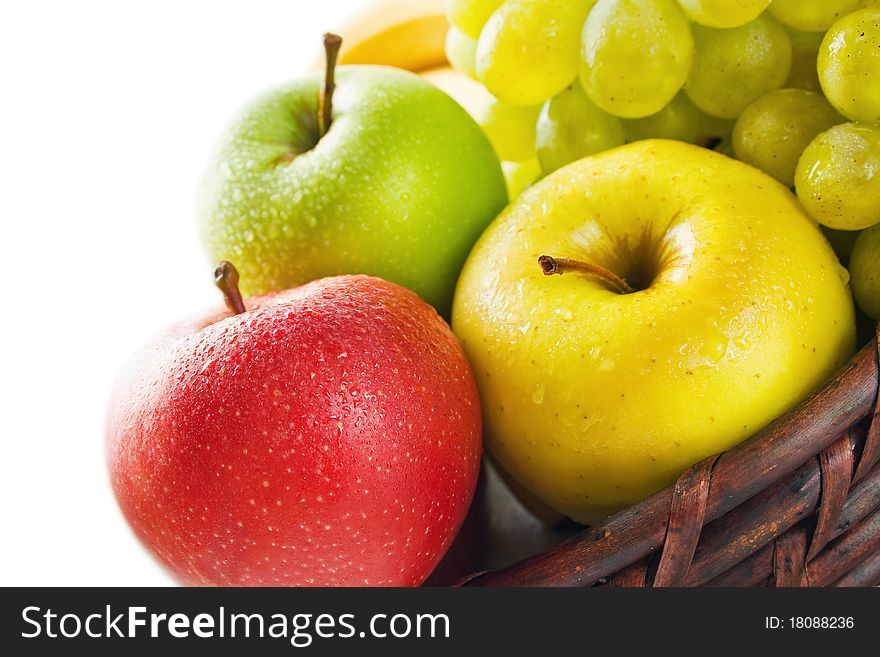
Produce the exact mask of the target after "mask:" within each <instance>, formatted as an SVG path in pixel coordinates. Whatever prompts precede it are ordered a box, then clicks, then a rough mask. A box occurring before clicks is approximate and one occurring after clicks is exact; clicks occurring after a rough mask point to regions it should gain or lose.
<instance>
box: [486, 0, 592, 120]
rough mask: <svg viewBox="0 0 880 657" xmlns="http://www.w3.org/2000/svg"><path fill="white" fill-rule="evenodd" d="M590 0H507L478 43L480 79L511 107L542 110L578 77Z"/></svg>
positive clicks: (493, 15) (488, 24) (490, 20)
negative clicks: (529, 107)
mask: <svg viewBox="0 0 880 657" xmlns="http://www.w3.org/2000/svg"><path fill="white" fill-rule="evenodd" d="M592 4H593V3H592V2H591V1H590V0H585V1H580V2H570V1H569V0H507V2H505V3H504V4H503V5H502V6H501V8H500V9H498V11H496V12H495V13H494V14H492V18H490V19H489V22H488V23H486V26H485V27H484V28H483V32H482V33H481V34H480V39H479V41H478V42H477V74H478V76H479V79H480V81H481V82H482V83H483V84H484V85H486V88H487V89H488V90H489V91H490V92H491V93H492V95H494V96H495V97H496V98H499V99H500V100H502V101H504V102H505V103H507V104H509V105H538V104H540V103H543V102H544V101H545V100H547V99H548V98H552V97H553V96H555V95H556V94H558V93H559V92H561V91H562V90H563V89H565V88H566V87H567V86H568V85H569V84H571V81H572V80H574V79H575V77H576V76H577V57H578V49H579V48H580V35H581V28H582V27H583V24H584V20H586V18H587V14H588V13H589V11H590V7H591V6H592Z"/></svg>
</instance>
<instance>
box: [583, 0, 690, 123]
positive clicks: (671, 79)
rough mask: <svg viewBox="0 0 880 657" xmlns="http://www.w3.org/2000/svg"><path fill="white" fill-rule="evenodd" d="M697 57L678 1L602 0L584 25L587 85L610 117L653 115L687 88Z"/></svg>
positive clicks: (588, 91) (584, 57)
mask: <svg viewBox="0 0 880 657" xmlns="http://www.w3.org/2000/svg"><path fill="white" fill-rule="evenodd" d="M693 52H694V41H693V37H692V36H691V29H690V24H689V23H688V20H687V18H686V17H685V15H684V14H683V13H682V11H681V9H680V8H679V7H678V5H676V4H675V2H674V1H673V0H599V2H597V3H596V5H595V7H593V11H591V12H590V16H589V18H587V22H586V25H584V31H583V37H582V42H581V62H580V81H581V85H582V86H583V88H584V91H586V93H587V95H588V96H589V97H590V100H592V101H593V102H594V103H595V104H596V105H598V106H599V107H600V108H602V109H603V110H605V111H606V112H609V113H610V114H614V115H615V116H620V117H623V118H627V119H638V118H641V117H645V116H650V115H651V114H656V113H657V112H659V111H660V110H661V109H663V108H664V107H665V106H666V105H667V104H668V103H669V102H670V101H671V100H672V99H673V98H674V97H675V94H677V93H678V91H679V90H680V89H681V87H682V85H683V84H684V82H685V80H686V79H687V75H688V71H689V70H690V68H691V61H692V59H693Z"/></svg>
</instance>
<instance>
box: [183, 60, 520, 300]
mask: <svg viewBox="0 0 880 657" xmlns="http://www.w3.org/2000/svg"><path fill="white" fill-rule="evenodd" d="M328 71H331V72H332V71H334V67H333V62H332V61H331V62H330V65H329V66H328ZM335 73H336V75H335V85H336V89H335V93H332V94H328V95H327V97H328V98H329V99H330V100H329V102H328V106H329V107H330V112H329V114H328V120H326V122H325V123H326V125H327V126H329V129H326V134H323V131H322V129H321V122H320V121H319V114H320V113H322V112H321V109H320V108H319V104H320V98H321V96H322V94H321V91H320V90H321V89H322V87H323V86H324V85H323V84H322V77H321V76H320V75H312V76H308V77H305V78H303V79H301V80H299V81H296V82H293V83H291V84H288V85H287V86H284V87H281V88H280V89H276V90H274V91H270V92H269V93H267V94H265V95H263V96H262V97H260V98H258V99H257V100H256V101H254V102H253V103H252V104H251V105H250V106H248V107H247V108H246V109H245V110H244V111H243V112H242V113H241V114H240V115H239V116H238V118H237V119H236V120H235V121H234V123H233V124H232V126H231V128H230V129H229V132H228V134H227V135H226V136H225V138H224V139H223V140H222V142H221V144H220V147H219V150H218V152H217V154H216V156H215V157H214V159H213V161H212V162H211V164H210V166H209V168H208V172H207V174H206V177H205V183H204V186H203V191H202V193H201V198H200V203H199V218H200V224H201V232H202V235H203V238H204V242H205V244H206V246H207V250H208V253H209V256H210V258H211V260H212V261H219V260H232V261H234V262H235V263H236V265H237V267H238V268H239V270H240V271H241V281H242V292H243V293H244V294H245V295H256V294H263V293H266V292H269V291H272V290H278V289H286V288H290V287H294V286H297V285H300V284H302V283H305V282H307V281H310V280H313V279H317V278H322V277H325V276H332V275H336V274H370V275H373V276H379V277H381V278H384V279H386V280H389V281H392V282H394V283H398V284H400V285H403V286H405V287H408V288H410V289H412V290H414V291H415V292H417V293H418V294H419V295H420V296H421V297H422V298H423V299H425V300H426V301H428V302H429V303H431V304H432V305H434V306H435V307H436V308H437V309H438V310H439V311H440V312H441V313H442V314H446V315H448V312H449V308H450V305H451V302H452V294H453V290H454V287H455V281H456V279H457V277H458V274H459V272H460V270H461V267H462V264H463V263H464V261H465V259H466V257H467V255H468V252H469V251H470V249H471V247H472V246H473V244H474V242H475V241H476V240H477V238H478V237H479V236H480V233H481V232H482V231H483V229H485V227H486V226H487V225H488V223H489V222H490V221H491V220H492V219H494V218H495V216H496V215H497V214H498V213H499V212H500V211H501V210H502V209H503V208H504V206H505V205H506V203H507V192H506V187H505V180H504V176H503V174H502V171H501V165H500V163H499V161H498V158H497V157H496V155H495V153H494V151H493V149H492V146H491V144H490V143H489V141H488V139H487V138H486V136H485V134H484V133H483V131H482V130H481V129H480V127H479V126H478V125H477V124H476V122H475V121H474V120H473V119H472V118H471V117H470V116H469V115H468V114H467V112H465V111H464V110H463V109H462V108H461V107H460V106H459V105H458V104H457V103H456V102H455V101H453V100H452V99H451V98H450V97H449V96H447V95H446V94H444V93H443V92H442V91H440V90H438V89H437V88H435V87H434V86H433V85H431V84H429V83H428V82H426V81H424V80H422V79H420V78H419V77H418V76H416V75H414V74H412V73H408V72H405V71H402V70H398V69H393V68H388V67H377V66H344V67H340V68H339V69H338V71H336V72H335ZM332 78H333V76H332V75H331V76H330V81H331V82H332V81H333V80H332ZM329 86H330V87H331V89H332V87H333V85H332V84H331V85H329Z"/></svg>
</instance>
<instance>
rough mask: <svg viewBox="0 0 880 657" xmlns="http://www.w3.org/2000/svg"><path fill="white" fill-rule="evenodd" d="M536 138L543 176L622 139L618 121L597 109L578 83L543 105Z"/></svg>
mask: <svg viewBox="0 0 880 657" xmlns="http://www.w3.org/2000/svg"><path fill="white" fill-rule="evenodd" d="M536 136H537V149H538V160H539V161H540V162H541V169H542V170H543V172H544V173H545V174H547V173H552V172H554V171H556V169H559V168H561V167H564V166H565V165H566V164H569V163H571V162H574V161H575V160H579V159H581V158H582V157H586V156H587V155H593V154H594V153H598V152H599V151H604V150H608V149H609V148H614V147H615V146H620V145H621V144H623V142H624V139H625V137H624V133H623V126H622V125H621V123H620V119H618V118H617V117H616V116H611V115H610V114H608V113H606V112H603V111H602V110H601V109H599V108H598V107H596V105H594V104H593V102H592V101H591V100H590V99H589V98H587V96H586V94H585V93H584V92H583V89H581V85H580V84H579V83H578V82H577V81H575V82H574V83H573V84H572V85H571V87H569V88H568V89H566V90H565V91H563V92H562V93H561V94H559V95H558V96H556V97H555V98H553V99H552V100H549V101H547V103H546V104H545V105H544V108H543V109H542V110H541V114H540V117H539V118H538V125H537V132H536Z"/></svg>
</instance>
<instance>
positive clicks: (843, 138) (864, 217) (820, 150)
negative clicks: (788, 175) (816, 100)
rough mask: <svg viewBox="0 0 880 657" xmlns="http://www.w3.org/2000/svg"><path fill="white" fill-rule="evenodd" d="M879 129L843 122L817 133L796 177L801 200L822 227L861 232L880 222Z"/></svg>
mask: <svg viewBox="0 0 880 657" xmlns="http://www.w3.org/2000/svg"><path fill="white" fill-rule="evenodd" d="M878 167H880V127H874V126H869V125H864V124H860V123H843V124H841V125H836V126H834V127H833V128H831V129H829V130H826V131H825V132H823V133H821V134H820V135H818V136H817V137H816V138H815V139H814V140H813V141H812V142H810V145H809V146H807V148H806V149H805V150H804V152H803V154H802V155H801V157H800V160H799V161H798V165H797V171H796V173H795V186H796V188H797V194H798V198H799V199H800V201H801V203H803V205H804V208H806V210H807V212H809V213H810V215H812V217H813V218H814V219H815V220H816V221H818V222H819V223H821V224H823V225H825V226H828V227H829V228H836V229H838V230H861V229H863V228H868V227H869V226H873V225H874V224H876V223H878V222H880V175H878Z"/></svg>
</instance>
